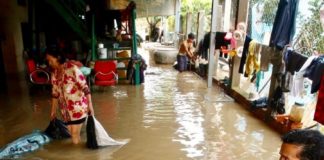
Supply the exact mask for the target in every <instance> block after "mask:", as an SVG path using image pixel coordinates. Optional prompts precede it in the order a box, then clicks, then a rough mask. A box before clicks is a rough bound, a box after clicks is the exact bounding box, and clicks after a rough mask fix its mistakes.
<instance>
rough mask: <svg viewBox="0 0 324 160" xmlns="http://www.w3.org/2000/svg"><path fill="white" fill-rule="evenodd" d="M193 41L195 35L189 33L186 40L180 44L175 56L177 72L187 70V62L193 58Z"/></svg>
mask: <svg viewBox="0 0 324 160" xmlns="http://www.w3.org/2000/svg"><path fill="white" fill-rule="evenodd" d="M194 40H195V35H194V34H193V33H189V34H188V39H187V40H184V41H183V42H182V43H181V44H180V48H179V53H178V55H177V63H178V70H179V71H180V72H182V71H184V70H187V63H188V60H192V59H193V58H194V53H193V51H194V50H195V48H194V45H193V44H194Z"/></svg>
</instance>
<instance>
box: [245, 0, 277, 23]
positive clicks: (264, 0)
mask: <svg viewBox="0 0 324 160" xmlns="http://www.w3.org/2000/svg"><path fill="white" fill-rule="evenodd" d="M278 3H279V0H251V1H250V6H254V5H255V4H259V5H261V4H262V8H263V15H262V22H263V23H265V24H273V22H274V20H275V17H276V12H277V7H278Z"/></svg>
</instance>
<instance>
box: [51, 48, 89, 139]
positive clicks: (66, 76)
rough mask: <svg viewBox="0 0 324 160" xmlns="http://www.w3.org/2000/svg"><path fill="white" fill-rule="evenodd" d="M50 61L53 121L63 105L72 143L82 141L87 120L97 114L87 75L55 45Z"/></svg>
mask: <svg viewBox="0 0 324 160" xmlns="http://www.w3.org/2000/svg"><path fill="white" fill-rule="evenodd" d="M46 60H47V62H48V64H49V66H50V67H51V69H52V71H51V72H52V73H51V84H52V104H51V105H52V106H51V107H52V109H51V120H52V119H54V118H55V117H56V111H57V106H59V107H60V111H61V115H62V118H63V120H64V121H65V123H66V125H67V128H68V130H69V132H70V134H71V138H72V142H73V144H78V143H79V142H80V140H81V138H80V131H81V128H82V124H83V122H84V121H85V120H86V117H87V115H88V114H90V115H93V114H94V110H93V106H92V102H91V95H90V89H89V87H88V85H87V82H86V78H85V77H84V75H83V74H82V72H81V71H80V70H79V68H78V66H77V65H75V64H74V63H72V62H70V61H68V62H66V61H65V58H64V56H63V54H62V53H61V52H59V51H58V50H57V49H56V48H55V47H51V48H49V49H47V51H46Z"/></svg>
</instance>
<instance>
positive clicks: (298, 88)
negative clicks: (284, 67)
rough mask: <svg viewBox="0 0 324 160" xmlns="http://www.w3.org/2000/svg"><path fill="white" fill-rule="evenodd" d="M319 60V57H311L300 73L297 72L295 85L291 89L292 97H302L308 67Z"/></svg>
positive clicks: (294, 80)
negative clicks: (316, 59)
mask: <svg viewBox="0 0 324 160" xmlns="http://www.w3.org/2000/svg"><path fill="white" fill-rule="evenodd" d="M315 58H317V56H310V57H308V59H307V61H306V62H305V63H304V65H303V66H302V67H301V69H300V70H299V71H298V72H295V76H294V79H293V85H292V88H291V90H290V91H291V92H290V93H291V95H292V96H294V97H302V92H303V90H304V74H305V71H306V69H307V67H308V66H309V65H310V64H311V62H312V61H313V60H314V59H315Z"/></svg>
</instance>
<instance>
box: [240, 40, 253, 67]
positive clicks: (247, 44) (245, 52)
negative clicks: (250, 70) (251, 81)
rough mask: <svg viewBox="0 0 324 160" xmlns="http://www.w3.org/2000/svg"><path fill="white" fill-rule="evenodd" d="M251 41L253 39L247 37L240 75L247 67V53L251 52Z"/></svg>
mask: <svg viewBox="0 0 324 160" xmlns="http://www.w3.org/2000/svg"><path fill="white" fill-rule="evenodd" d="M251 41H252V39H251V38H250V37H249V36H246V37H245V41H244V48H243V52H242V58H241V63H240V68H239V73H243V70H244V65H245V62H246V57H247V52H248V50H249V44H250V42H251Z"/></svg>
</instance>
